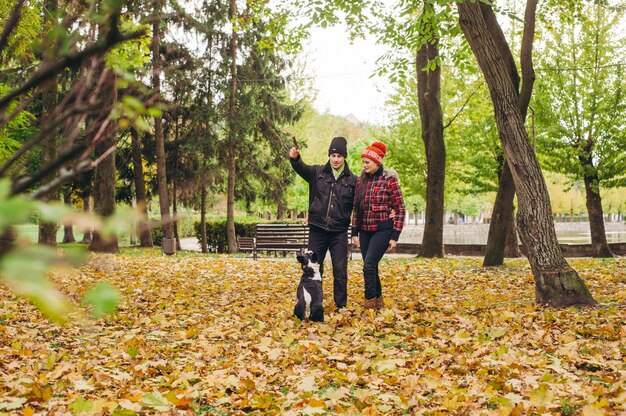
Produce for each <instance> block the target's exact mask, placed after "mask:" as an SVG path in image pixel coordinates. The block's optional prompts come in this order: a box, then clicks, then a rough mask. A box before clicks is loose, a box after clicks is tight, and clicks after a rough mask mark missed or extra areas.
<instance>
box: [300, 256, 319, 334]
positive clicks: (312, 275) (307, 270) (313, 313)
mask: <svg viewBox="0 0 626 416" xmlns="http://www.w3.org/2000/svg"><path fill="white" fill-rule="evenodd" d="M296 258H297V259H298V262H300V265H301V267H302V271H303V272H302V277H301V278H300V284H299V285H298V292H297V293H296V296H297V297H298V303H296V307H295V308H293V314H294V315H296V316H297V317H298V318H300V320H302V321H304V320H306V319H310V320H311V321H316V322H324V306H323V305H322V297H323V292H322V275H321V274H320V264H319V263H318V258H317V254H315V253H313V252H312V251H308V250H302V251H300V253H298V254H297V256H296Z"/></svg>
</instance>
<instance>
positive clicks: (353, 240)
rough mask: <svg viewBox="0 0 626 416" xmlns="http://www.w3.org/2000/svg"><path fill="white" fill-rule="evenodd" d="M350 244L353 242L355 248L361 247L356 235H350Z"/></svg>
mask: <svg viewBox="0 0 626 416" xmlns="http://www.w3.org/2000/svg"><path fill="white" fill-rule="evenodd" d="M352 244H354V247H356V248H361V243H359V237H358V236H354V237H352Z"/></svg>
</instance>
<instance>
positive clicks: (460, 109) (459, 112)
mask: <svg viewBox="0 0 626 416" xmlns="http://www.w3.org/2000/svg"><path fill="white" fill-rule="evenodd" d="M483 85H485V82H484V81H483V82H481V83H480V84H479V85H478V87H476V88H475V89H474V91H472V93H471V94H470V95H469V97H467V100H465V102H464V103H463V105H462V106H461V107H460V108H459V110H458V111H457V112H456V114H454V116H452V118H451V119H450V121H448V122H447V123H446V125H445V126H443V129H444V130H445V129H447V128H448V127H450V125H451V124H452V123H453V122H454V120H455V119H456V118H457V117H458V116H459V115H460V114H461V113H462V112H463V110H464V109H465V107H466V106H467V104H468V103H469V102H470V100H471V99H472V97H473V96H474V94H476V93H477V92H478V90H479V89H480V88H481V87H482V86H483Z"/></svg>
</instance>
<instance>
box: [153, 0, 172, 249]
mask: <svg viewBox="0 0 626 416" xmlns="http://www.w3.org/2000/svg"><path fill="white" fill-rule="evenodd" d="M159 2H160V0H154V22H153V23H152V90H153V91H154V94H155V95H156V96H160V94H161V79H160V76H161V52H160V42H161V32H160V28H159V25H160V24H161V21H160V19H159V18H158V17H159V16H160V11H161V7H160V3H159ZM154 139H155V142H156V162H157V187H158V192H159V207H160V211H161V227H162V228H163V238H167V239H171V238H174V231H173V229H172V221H171V218H170V201H169V196H168V194H167V173H166V168H165V139H164V138H163V120H162V118H161V116H157V117H155V118H154Z"/></svg>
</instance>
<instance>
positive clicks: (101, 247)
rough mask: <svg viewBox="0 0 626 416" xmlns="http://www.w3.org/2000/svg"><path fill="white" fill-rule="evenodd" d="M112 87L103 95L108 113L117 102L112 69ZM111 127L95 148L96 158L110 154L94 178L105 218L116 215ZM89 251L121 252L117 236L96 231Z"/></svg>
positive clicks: (98, 205)
mask: <svg viewBox="0 0 626 416" xmlns="http://www.w3.org/2000/svg"><path fill="white" fill-rule="evenodd" d="M105 71H108V72H110V74H108V77H109V78H110V84H109V85H110V87H109V88H107V90H106V91H105V92H103V94H110V97H107V99H106V100H105V102H106V103H107V105H108V106H110V107H108V108H107V109H106V111H111V108H112V106H113V104H114V103H115V102H116V100H117V97H116V90H115V76H114V75H113V72H112V71H111V70H110V69H105ZM109 121H110V122H109V125H108V126H107V127H106V131H105V133H104V135H103V137H102V140H100V141H98V142H97V144H96V146H95V152H96V157H98V158H99V157H100V156H103V155H105V154H107V153H108V156H106V157H105V158H104V159H102V160H100V162H99V163H98V165H97V166H96V169H95V176H94V211H95V212H96V214H98V215H100V216H102V217H104V218H105V219H106V218H107V217H110V216H112V215H113V214H114V213H115V146H116V143H117V128H116V123H115V122H113V121H112V120H109ZM89 250H90V251H94V252H100V253H117V251H118V250H119V247H118V241H117V236H115V235H111V236H103V235H102V234H101V233H100V232H98V231H95V232H94V233H93V237H92V239H91V243H90V244H89Z"/></svg>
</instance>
